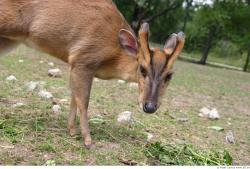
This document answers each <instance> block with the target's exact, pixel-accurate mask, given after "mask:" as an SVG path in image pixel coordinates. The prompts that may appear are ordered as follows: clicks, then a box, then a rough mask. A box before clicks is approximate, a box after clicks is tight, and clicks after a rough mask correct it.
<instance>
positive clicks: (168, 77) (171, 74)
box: [164, 72, 173, 82]
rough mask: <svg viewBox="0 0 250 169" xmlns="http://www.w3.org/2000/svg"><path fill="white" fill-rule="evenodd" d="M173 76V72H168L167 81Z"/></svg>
mask: <svg viewBox="0 0 250 169" xmlns="http://www.w3.org/2000/svg"><path fill="white" fill-rule="evenodd" d="M172 76H173V73H172V72H171V73H168V74H167V76H166V77H165V79H164V80H165V82H168V81H170V80H171V79H172Z"/></svg>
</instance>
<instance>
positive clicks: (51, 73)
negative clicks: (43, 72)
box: [48, 69, 62, 77]
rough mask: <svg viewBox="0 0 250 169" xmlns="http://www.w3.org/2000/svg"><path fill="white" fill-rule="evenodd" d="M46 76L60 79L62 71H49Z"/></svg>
mask: <svg viewBox="0 0 250 169" xmlns="http://www.w3.org/2000/svg"><path fill="white" fill-rule="evenodd" d="M48 75H49V76H51V77H61V76H62V71H61V70H60V69H49V70H48Z"/></svg>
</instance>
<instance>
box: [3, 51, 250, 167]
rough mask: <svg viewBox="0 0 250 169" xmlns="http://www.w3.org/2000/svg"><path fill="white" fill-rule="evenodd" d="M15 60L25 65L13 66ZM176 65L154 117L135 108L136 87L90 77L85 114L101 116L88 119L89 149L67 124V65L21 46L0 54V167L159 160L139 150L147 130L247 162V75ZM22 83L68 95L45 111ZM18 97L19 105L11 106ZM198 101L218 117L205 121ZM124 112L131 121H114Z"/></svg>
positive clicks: (43, 103)
mask: <svg viewBox="0 0 250 169" xmlns="http://www.w3.org/2000/svg"><path fill="white" fill-rule="evenodd" d="M19 59H22V60H24V62H23V63H19V62H18V60H19ZM41 60H42V61H44V63H40V61H41ZM49 61H52V62H54V63H55V66H54V67H56V68H60V69H61V70H62V71H63V76H62V78H51V77H48V75H47V71H48V69H49V68H50V66H49V65H48V64H47V63H48V62H49ZM175 69H176V72H175V75H174V77H173V80H172V82H171V84H170V86H169V88H168V89H167V92H166V94H165V96H164V98H163V104H162V106H161V108H160V110H159V111H158V112H157V113H156V114H154V115H146V114H144V113H142V112H141V110H140V109H139V107H138V105H137V89H136V88H130V87H129V85H128V84H127V83H125V84H119V83H117V81H116V80H112V81H103V80H100V81H98V82H94V86H93V89H92V94H91V99H90V108H89V116H90V117H89V118H90V119H94V118H98V119H101V120H99V122H95V121H93V120H90V128H91V135H92V139H93V140H94V146H93V148H92V149H90V150H86V149H84V148H83V143H82V139H81V136H80V134H78V135H77V136H75V137H70V136H69V134H68V131H67V128H66V124H67V115H68V111H69V98H70V90H69V85H68V79H69V73H68V67H67V65H66V64H64V63H62V62H61V61H59V60H57V59H55V58H53V57H49V56H46V55H43V54H41V53H38V52H35V51H33V50H31V49H27V48H25V47H20V48H18V49H16V50H15V51H14V52H12V53H10V54H7V55H6V56H5V57H0V72H1V73H0V164H1V165H27V164H30V165H45V164H47V165H65V164H68V165H126V164H131V165H132V164H133V165H157V164H163V163H161V161H159V159H156V158H154V157H150V156H148V155H147V153H145V150H146V149H147V148H148V146H149V143H148V142H147V135H146V133H151V134H153V139H152V140H151V141H150V142H151V143H152V144H154V143H155V142H160V143H161V144H171V145H173V146H175V147H176V146H179V145H192V147H194V149H198V150H200V151H205V152H218V153H220V152H223V151H224V150H226V151H228V152H229V154H230V155H231V156H232V157H233V164H235V165H247V164H248V165H249V164H250V132H249V131H250V125H249V122H250V104H249V103H250V102H249V101H250V74H249V73H243V72H240V71H232V70H226V69H218V68H213V67H206V66H200V65H196V64H192V63H188V62H182V61H178V62H177V64H176V65H175ZM12 74H13V75H15V76H16V78H17V79H18V81H16V82H6V81H5V78H6V77H7V76H9V75H12ZM29 81H44V82H45V85H44V87H45V88H46V90H48V91H50V92H51V93H53V95H54V97H55V98H56V99H58V100H60V99H67V100H68V102H62V103H60V105H61V106H62V113H61V114H59V115H58V114H54V113H53V112H52V110H51V107H52V103H51V101H48V100H43V99H41V98H39V97H38V95H37V94H36V93H34V94H30V93H27V91H26V90H25V84H26V83H27V82H29ZM17 102H23V103H25V105H24V106H23V107H19V108H12V105H13V104H15V103H17ZM204 106H210V107H215V108H216V109H217V110H218V111H219V113H220V115H221V118H220V119H219V120H216V121H211V120H208V119H206V118H201V117H199V116H198V113H199V109H201V108H202V107H204ZM126 110H128V111H132V112H133V116H134V119H135V123H134V124H132V125H120V124H118V123H117V120H116V119H117V116H118V114H119V113H121V112H123V111H126ZM181 119H186V120H184V121H183V120H181ZM78 123H79V120H78ZM210 126H220V127H223V128H224V131H220V132H219V131H214V130H211V129H209V127H210ZM228 131H232V132H233V134H234V137H235V141H236V143H235V144H229V143H227V142H226V140H225V136H226V133H227V132H228ZM177 149H178V148H174V150H177ZM177 153H178V152H177ZM176 157H177V158H178V157H179V156H178V154H176ZM178 164H182V163H178ZM183 164H189V163H188V162H187V163H185V162H184V163H183ZM198 164H199V163H197V165H198Z"/></svg>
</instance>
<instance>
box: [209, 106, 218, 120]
mask: <svg viewBox="0 0 250 169" xmlns="http://www.w3.org/2000/svg"><path fill="white" fill-rule="evenodd" d="M208 118H209V119H211V120H217V119H219V118H220V115H219V113H218V111H217V110H216V109H215V108H213V109H212V110H211V111H210V113H209V114H208Z"/></svg>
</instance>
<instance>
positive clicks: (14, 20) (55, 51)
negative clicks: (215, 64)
mask: <svg viewBox="0 0 250 169" xmlns="http://www.w3.org/2000/svg"><path fill="white" fill-rule="evenodd" d="M148 31H149V27H148V25H147V24H143V25H142V28H141V30H140V33H139V34H140V36H139V42H137V40H135V38H134V37H135V34H134V32H133V30H132V29H131V28H130V26H129V24H128V23H127V22H126V20H125V19H124V17H123V16H122V15H121V13H120V12H119V11H118V10H117V8H116V6H115V5H114V4H113V2H112V1H111V0H91V1H88V0H1V1H0V52H1V51H3V50H5V49H7V48H9V47H12V46H14V45H15V44H18V43H19V42H20V43H25V44H26V45H28V46H31V47H35V48H37V49H39V50H41V51H43V52H46V53H49V54H51V55H53V56H55V57H57V58H59V59H61V60H63V61H65V62H67V63H68V64H69V65H70V67H71V69H70V71H71V73H70V76H71V77H70V84H71V90H72V99H71V106H70V114H69V119H68V128H69V131H70V134H74V133H75V131H76V126H75V118H76V112H77V108H78V109H79V111H80V128H81V132H82V136H83V138H84V143H85V145H86V146H90V145H91V137H90V132H89V127H88V117H87V109H88V103H89V96H90V90H91V85H92V80H93V77H99V78H102V79H111V78H117V79H124V80H128V81H134V82H139V86H140V97H139V102H140V104H142V103H143V102H145V100H149V99H151V100H152V99H153V100H154V99H155V100H156V101H155V102H158V95H162V93H163V88H164V86H165V85H162V86H163V87H161V89H160V90H158V89H157V91H155V92H153V93H152V88H151V87H150V85H151V83H152V82H153V81H155V78H154V79H152V78H153V76H148V77H147V78H143V77H141V73H140V72H139V69H138V65H144V66H145V67H146V68H147V70H148V71H150V70H151V69H152V72H154V73H155V75H157V77H161V75H162V73H163V72H169V70H170V68H171V67H172V65H173V62H174V61H175V59H176V57H177V56H178V55H179V53H180V51H181V49H182V47H183V44H184V40H179V41H180V43H179V45H177V47H176V50H175V52H174V53H173V54H171V55H170V54H166V52H164V51H163V50H159V49H155V50H153V51H152V50H151V49H150V48H149V44H148ZM137 44H138V45H137ZM166 50H167V49H166ZM172 50H173V51H174V49H172ZM135 53H136V54H135ZM163 67H166V68H165V69H163ZM150 68H151V69H150ZM155 77H156V76H155ZM158 87H159V86H158ZM155 90H156V89H155ZM150 91H151V94H152V95H154V96H152V95H150V94H148V93H150ZM145 93H146V94H145ZM156 93H157V94H156ZM151 97H154V98H151Z"/></svg>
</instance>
